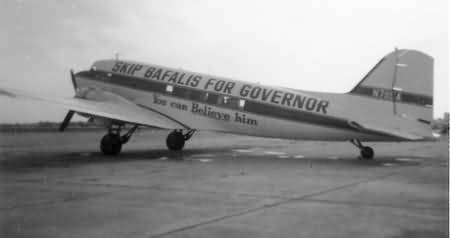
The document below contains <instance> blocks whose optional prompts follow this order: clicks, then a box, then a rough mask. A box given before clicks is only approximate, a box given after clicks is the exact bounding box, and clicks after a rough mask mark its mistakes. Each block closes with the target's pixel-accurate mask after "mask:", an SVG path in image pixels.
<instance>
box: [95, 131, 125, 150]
mask: <svg viewBox="0 0 450 238" xmlns="http://www.w3.org/2000/svg"><path fill="white" fill-rule="evenodd" d="M100 149H101V150H102V152H103V154H105V155H117V154H119V153H120V151H121V150H122V142H121V140H120V136H119V135H116V134H106V135H105V136H103V138H102V141H101V142H100Z"/></svg>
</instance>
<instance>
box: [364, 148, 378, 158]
mask: <svg viewBox="0 0 450 238" xmlns="http://www.w3.org/2000/svg"><path fill="white" fill-rule="evenodd" d="M374 155H375V153H374V152H373V149H372V148H371V147H369V146H364V147H363V148H362V149H361V157H363V158H364V159H373V156H374Z"/></svg>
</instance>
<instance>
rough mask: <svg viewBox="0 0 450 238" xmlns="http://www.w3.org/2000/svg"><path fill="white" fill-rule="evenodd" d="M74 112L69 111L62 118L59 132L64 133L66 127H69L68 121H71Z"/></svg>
mask: <svg viewBox="0 0 450 238" xmlns="http://www.w3.org/2000/svg"><path fill="white" fill-rule="evenodd" d="M74 113H75V112H74V111H72V110H70V111H69V112H68V113H67V114H66V117H64V120H63V121H62V123H61V125H60V126H59V131H64V129H66V127H67V125H69V122H70V119H72V117H73V114H74Z"/></svg>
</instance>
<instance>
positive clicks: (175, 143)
mask: <svg viewBox="0 0 450 238" xmlns="http://www.w3.org/2000/svg"><path fill="white" fill-rule="evenodd" d="M184 143H185V140H184V136H183V134H182V133H181V132H175V131H173V132H171V133H170V134H169V135H168V136H167V139H166V145H167V148H169V150H174V151H177V150H182V149H183V147H184Z"/></svg>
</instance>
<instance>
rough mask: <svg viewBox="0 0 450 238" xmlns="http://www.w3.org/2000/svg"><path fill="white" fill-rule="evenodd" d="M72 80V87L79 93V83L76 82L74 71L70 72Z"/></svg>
mask: <svg viewBox="0 0 450 238" xmlns="http://www.w3.org/2000/svg"><path fill="white" fill-rule="evenodd" d="M70 78H71V79H72V85H73V88H74V89H75V91H77V88H78V86H77V81H75V74H74V73H73V69H71V70H70Z"/></svg>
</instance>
